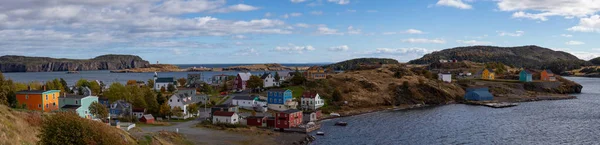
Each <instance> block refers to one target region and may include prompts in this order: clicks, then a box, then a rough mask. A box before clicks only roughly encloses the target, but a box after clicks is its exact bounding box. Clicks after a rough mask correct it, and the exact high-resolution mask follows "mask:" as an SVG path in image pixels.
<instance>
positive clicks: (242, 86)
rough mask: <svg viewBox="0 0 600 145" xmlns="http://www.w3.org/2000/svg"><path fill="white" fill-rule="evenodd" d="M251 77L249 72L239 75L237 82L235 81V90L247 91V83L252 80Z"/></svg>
mask: <svg viewBox="0 0 600 145" xmlns="http://www.w3.org/2000/svg"><path fill="white" fill-rule="evenodd" d="M250 76H252V74H250V73H249V72H244V73H238V74H237V76H236V77H235V80H233V88H234V89H236V90H246V81H248V80H250Z"/></svg>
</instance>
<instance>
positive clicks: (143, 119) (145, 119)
mask: <svg viewBox="0 0 600 145" xmlns="http://www.w3.org/2000/svg"><path fill="white" fill-rule="evenodd" d="M140 122H143V123H146V124H152V123H154V116H152V114H146V115H143V116H142V117H140Z"/></svg>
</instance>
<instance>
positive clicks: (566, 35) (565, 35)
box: [560, 34, 573, 38]
mask: <svg viewBox="0 0 600 145" xmlns="http://www.w3.org/2000/svg"><path fill="white" fill-rule="evenodd" d="M560 36H562V37H567V38H570V37H573V35H570V34H560Z"/></svg>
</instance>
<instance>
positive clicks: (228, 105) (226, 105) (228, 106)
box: [212, 104, 236, 108]
mask: <svg viewBox="0 0 600 145" xmlns="http://www.w3.org/2000/svg"><path fill="white" fill-rule="evenodd" d="M231 107H236V105H232V104H221V105H216V106H212V108H231Z"/></svg>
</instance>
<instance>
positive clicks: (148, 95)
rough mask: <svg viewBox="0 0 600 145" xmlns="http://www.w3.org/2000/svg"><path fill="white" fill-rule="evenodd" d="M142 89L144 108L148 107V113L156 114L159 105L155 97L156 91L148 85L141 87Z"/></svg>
mask: <svg viewBox="0 0 600 145" xmlns="http://www.w3.org/2000/svg"><path fill="white" fill-rule="evenodd" d="M142 91H143V92H144V100H145V101H146V109H148V112H149V113H150V114H158V112H159V109H160V108H159V107H160V106H159V104H158V100H157V99H156V93H155V92H154V91H152V89H150V88H148V87H142Z"/></svg>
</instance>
